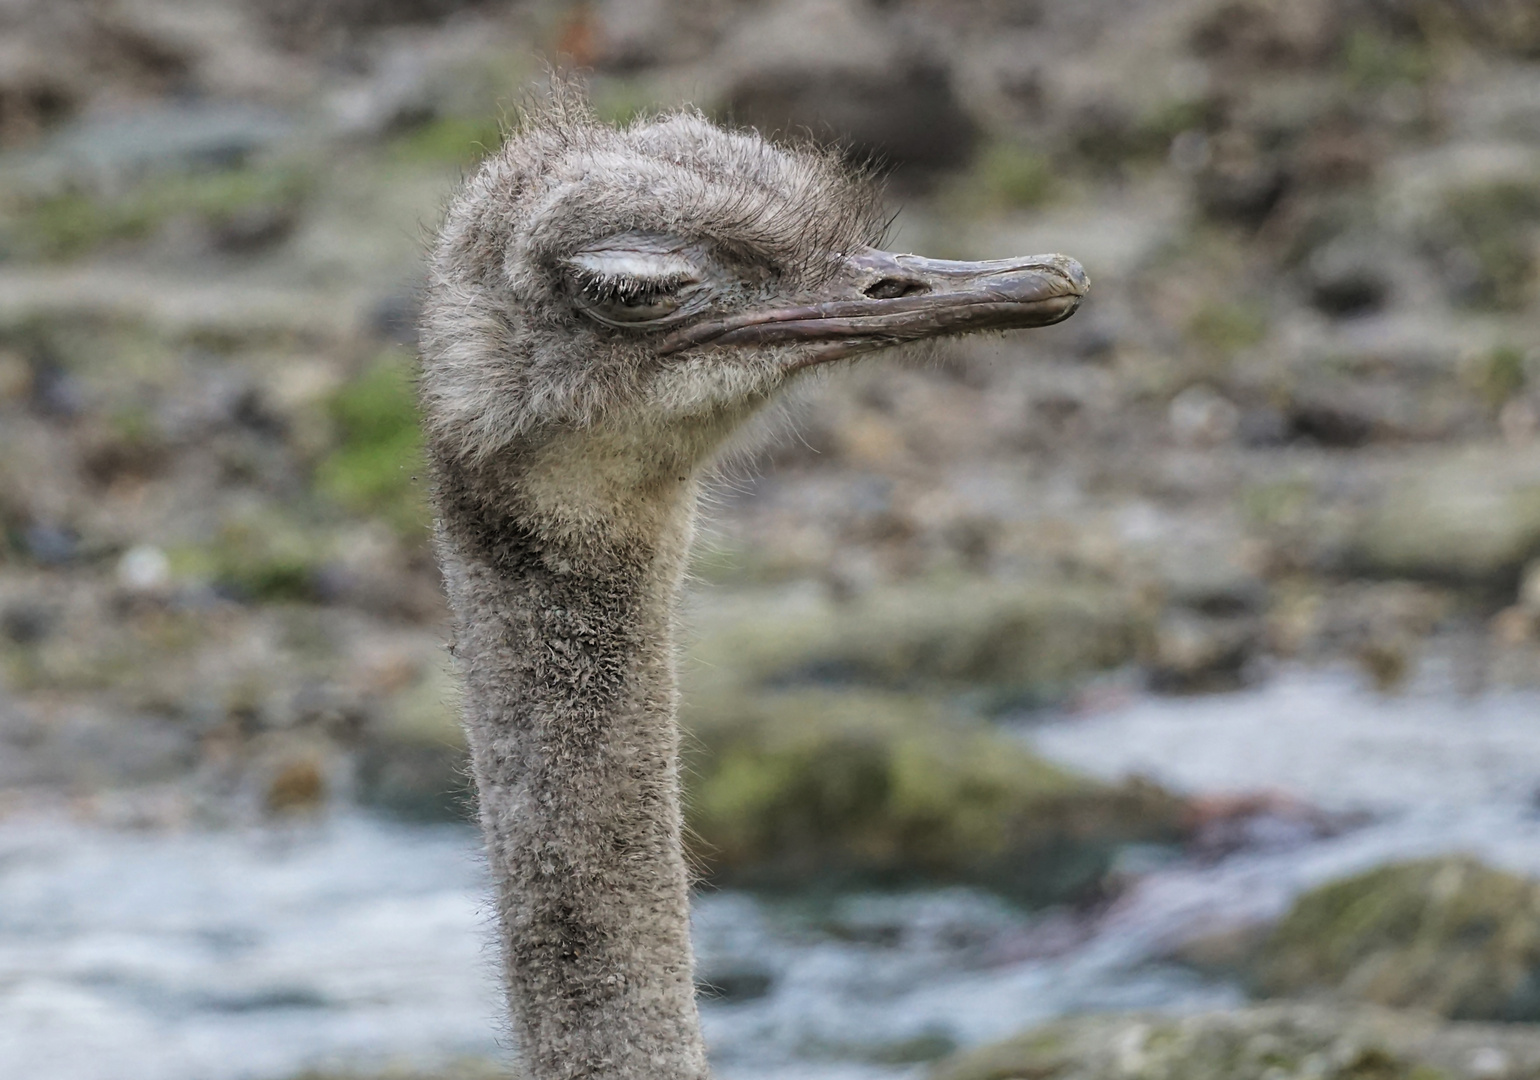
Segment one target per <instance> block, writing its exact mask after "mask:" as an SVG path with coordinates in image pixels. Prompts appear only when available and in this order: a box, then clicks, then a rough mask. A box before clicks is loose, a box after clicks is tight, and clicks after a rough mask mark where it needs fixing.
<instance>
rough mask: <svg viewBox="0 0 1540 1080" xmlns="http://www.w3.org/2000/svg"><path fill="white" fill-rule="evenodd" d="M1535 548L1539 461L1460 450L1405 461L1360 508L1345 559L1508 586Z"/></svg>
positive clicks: (1416, 574) (1376, 570)
mask: <svg viewBox="0 0 1540 1080" xmlns="http://www.w3.org/2000/svg"><path fill="white" fill-rule="evenodd" d="M1536 550H1540V461H1537V460H1535V457H1534V455H1533V454H1523V455H1520V454H1518V453H1516V452H1514V451H1505V452H1500V453H1480V454H1477V453H1466V454H1461V455H1459V456H1457V457H1454V458H1451V459H1448V460H1444V461H1439V462H1435V463H1434V464H1432V465H1431V466H1430V467H1422V468H1412V469H1408V470H1407V471H1406V472H1404V473H1403V474H1402V475H1401V476H1400V477H1399V478H1397V479H1395V480H1393V481H1392V482H1391V483H1389V484H1387V485H1386V486H1385V488H1384V490H1383V493H1382V494H1381V495H1380V496H1379V498H1378V499H1376V500H1375V501H1374V502H1373V503H1372V504H1371V505H1370V506H1369V507H1368V508H1366V510H1365V511H1364V512H1363V513H1362V514H1361V515H1360V517H1359V519H1358V522H1357V525H1356V527H1355V528H1354V529H1353V530H1352V537H1351V540H1350V542H1349V548H1348V557H1349V563H1350V564H1351V565H1352V566H1354V567H1356V568H1357V569H1359V570H1361V571H1364V572H1367V573H1371V574H1376V575H1384V576H1389V577H1409V578H1421V579H1426V580H1438V581H1451V582H1458V583H1466V584H1478V585H1488V586H1493V587H1507V586H1509V585H1511V584H1514V583H1516V582H1517V580H1518V575H1519V574H1520V572H1521V571H1522V568H1523V566H1524V564H1525V562H1526V561H1528V559H1529V558H1530V557H1532V556H1533V555H1534V553H1535V552H1536Z"/></svg>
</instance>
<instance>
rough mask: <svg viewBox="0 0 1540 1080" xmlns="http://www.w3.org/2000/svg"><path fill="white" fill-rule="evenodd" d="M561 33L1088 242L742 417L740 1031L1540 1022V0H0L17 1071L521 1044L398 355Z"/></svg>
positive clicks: (2, 929)
mask: <svg viewBox="0 0 1540 1080" xmlns="http://www.w3.org/2000/svg"><path fill="white" fill-rule="evenodd" d="M547 63H550V64H553V65H557V66H560V67H566V68H572V69H576V70H580V71H583V72H586V73H587V74H586V76H585V77H586V78H587V80H588V82H589V85H590V88H591V96H592V100H593V103H594V106H595V108H596V109H597V110H598V111H599V112H600V113H601V114H602V115H603V116H604V117H605V118H607V119H610V120H614V121H617V122H623V121H626V120H628V119H630V118H632V117H634V116H636V115H638V114H640V113H644V112H646V111H647V110H650V109H654V108H657V107H664V106H668V105H672V104H678V103H682V102H691V103H694V104H696V105H698V106H700V107H701V108H703V109H705V110H707V111H708V112H709V113H710V114H712V115H714V116H717V117H721V118H724V119H728V120H731V121H734V122H737V123H745V124H754V125H757V126H760V127H761V128H763V129H765V130H769V131H783V132H784V131H792V132H808V131H811V132H812V133H814V134H815V135H817V136H819V137H821V138H831V139H839V140H842V141H843V143H844V144H845V145H847V146H849V147H850V148H851V150H852V153H853V154H856V155H861V156H865V155H878V156H879V157H880V158H881V159H882V160H883V161H884V162H886V163H887V167H888V169H889V170H890V173H891V182H890V185H889V188H890V196H891V200H892V206H893V209H894V210H895V211H896V212H897V215H898V216H897V219H896V222H895V226H894V228H895V236H894V240H893V244H892V246H893V247H895V248H896V249H897V250H912V251H918V252H922V253H924V254H928V255H932V256H939V257H968V258H985V257H1002V256H1007V255H1014V254H1021V253H1026V252H1044V251H1062V252H1065V253H1068V254H1070V255H1073V256H1075V257H1076V258H1078V259H1080V260H1081V261H1082V262H1083V263H1084V264H1085V265H1086V266H1087V268H1088V269H1089V271H1090V273H1091V275H1092V278H1093V280H1094V281H1095V289H1094V292H1093V294H1092V297H1091V299H1090V301H1089V302H1088V303H1087V304H1086V305H1085V307H1084V308H1083V309H1082V311H1081V312H1080V313H1079V314H1078V315H1077V316H1076V317H1075V318H1074V319H1072V320H1070V321H1069V322H1068V323H1066V324H1063V325H1062V326H1059V327H1055V328H1052V329H1049V330H1041V331H1033V332H1029V333H1023V334H1015V335H1010V336H1008V337H1000V338H996V339H991V340H979V341H967V342H959V343H956V344H950V345H947V346H945V347H944V348H943V349H942V350H941V351H940V353H939V354H938V355H937V356H936V357H935V358H933V359H931V360H930V361H928V362H926V363H917V364H908V365H894V364H883V363H867V364H863V365H860V366H857V367H853V368H851V369H849V370H845V371H842V372H839V373H837V374H834V375H833V376H832V377H831V378H829V379H828V380H827V381H826V382H824V383H822V384H821V385H820V386H819V387H818V388H817V391H816V393H814V394H810V395H808V397H809V399H810V400H809V401H808V402H807V404H806V406H805V407H804V408H803V409H802V410H801V411H800V413H799V417H800V420H799V423H798V426H797V429H796V432H795V434H794V435H793V436H790V437H788V438H785V439H783V440H781V441H779V442H778V443H776V444H775V445H774V446H773V447H771V448H770V449H768V450H766V451H765V452H764V453H763V454H762V455H761V456H760V458H759V459H758V460H757V461H755V462H754V463H753V464H752V465H751V466H750V467H747V468H744V469H741V470H737V471H735V472H734V473H733V474H732V475H730V476H727V477H725V478H723V479H722V481H721V482H720V483H719V484H718V485H717V494H716V497H715V505H714V509H713V512H712V522H713V524H712V527H711V530H710V532H709V534H708V535H707V537H706V538H705V540H704V542H703V543H702V545H701V547H700V549H699V551H698V557H697V560H696V568H695V569H696V580H695V582H694V584H693V585H692V587H691V592H690V596H689V600H688V606H689V622H690V625H691V626H692V628H693V635H694V637H693V640H694V641H695V642H696V644H694V645H692V647H691V650H690V653H689V657H688V659H687V660H686V662H685V670H684V680H685V686H686V699H687V705H686V709H685V713H684V718H683V719H684V722H685V724H686V725H687V727H688V728H689V731H690V742H689V748H688V755H689V760H688V768H687V777H686V784H687V787H688V790H689V800H690V817H691V828H692V830H693V839H692V844H693V845H694V854H695V857H696V858H697V860H698V862H699V865H700V866H701V867H702V873H703V882H702V885H701V889H700V892H699V897H698V902H697V908H696V935H697V943H698V948H699V952H700V957H701V966H700V980H701V983H702V990H703V994H704V995H705V997H704V1005H703V1011H704V1016H705V1023H706V1028H707V1031H708V1035H709V1038H710V1041H711V1045H712V1052H713V1055H714V1060H715V1063H716V1068H717V1070H718V1073H719V1075H720V1076H722V1077H724V1078H726V1080H740V1078H743V1080H748V1078H757V1077H765V1078H769V1077H806V1078H819V1080H825V1078H827V1080H846V1078H849V1080H900V1078H904V1077H923V1076H935V1077H937V1078H944V1080H986V1078H1005V1077H1034V1078H1044V1080H1053V1078H1066V1080H1067V1078H1071V1077H1074V1078H1084V1080H1103V1078H1105V1080H1111V1078H1114V1077H1123V1078H1149V1080H1156V1078H1172V1077H1193V1078H1198V1080H1203V1078H1208V1077H1212V1078H1214V1080H1219V1078H1226V1080H1235V1078H1240V1080H1252V1078H1255V1080H1262V1078H1263V1077H1267V1078H1276V1080H1286V1078H1293V1077H1300V1078H1304V1077H1312V1078H1326V1077H1330V1078H1334V1080H1349V1078H1355V1080H1438V1078H1440V1077H1443V1078H1446V1080H1454V1078H1466V1077H1469V1078H1472V1080H1474V1078H1476V1077H1485V1078H1500V1077H1521V1076H1523V1077H1532V1076H1540V1028H1537V1027H1534V1026H1532V1025H1533V1024H1535V1023H1536V1022H1537V1021H1540V885H1537V884H1536V883H1535V881H1534V880H1533V879H1532V878H1531V877H1530V876H1528V875H1540V562H1534V561H1531V560H1532V559H1535V558H1536V557H1537V556H1540V442H1537V428H1540V273H1537V267H1540V6H1537V5H1536V4H1535V3H1534V0H1077V2H1075V3H1069V2H1063V3H1058V2H1051V0H673V2H671V0H603V2H598V0H596V2H593V3H586V4H583V3H577V4H574V3H562V2H558V0H484V2H479V3H478V2H471V0H68V2H65V0H3V2H0V147H3V149H0V1073H4V1074H5V1075H7V1076H16V1077H21V1076H27V1077H33V1078H37V1080H124V1078H132V1080H290V1078H294V1077H307V1078H310V1080H320V1078H323V1077H324V1078H327V1080H334V1078H342V1077H347V1078H362V1077H371V1078H372V1077H380V1076H388V1077H400V1078H405V1077H420V1078H435V1080H447V1078H469V1077H484V1076H485V1077H489V1076H492V1075H497V1072H496V1070H497V1068H498V1065H497V1063H498V1062H499V1061H506V1060H507V1059H508V1057H509V1054H510V1052H511V1048H510V1046H509V1045H508V1041H507V1039H506V1038H505V1037H504V1036H503V1033H502V1030H501V1027H500V1019H499V1018H500V1014H501V1006H500V1004H499V1001H498V997H499V994H498V988H497V984H496V977H495V973H494V966H495V964H494V960H495V958H494V957H493V956H492V954H491V951H490V942H491V934H490V927H489V919H490V913H489V909H488V907H487V905H486V903H485V899H484V898H485V896H486V883H485V880H484V872H483V869H482V866H481V863H480V862H479V859H478V855H477V840H476V836H475V834H474V832H473V830H472V829H471V828H470V826H468V825H467V824H466V812H467V792H466V785H465V780H464V777H463V769H462V764H461V755H462V749H461V744H460V742H459V735H458V732H457V728H456V722H455V717H454V697H453V688H452V685H451V683H450V680H449V677H448V674H447V671H446V662H445V653H444V642H445V638H446V633H447V630H446V617H445V610H444V606H443V603H442V600H441V597H440V592H439V586H438V581H437V578H436V574H435V570H434V568H433V565H432V561H431V558H430V554H429V552H428V550H427V546H426V543H425V535H426V521H427V513H426V510H425V501H424V493H423V487H422V483H421V481H420V478H419V441H418V435H417V430H416V418H415V414H414V406H413V400H412V391H411V378H412V374H411V373H412V364H413V348H414V341H413V323H414V319H415V316H416V303H417V302H416V296H417V289H418V286H419V284H420V282H421V279H422V274H423V258H422V252H423V247H424V243H425V238H426V236H427V235H428V234H429V233H430V232H431V230H432V228H433V227H434V225H435V223H436V220H437V215H438V213H439V209H440V207H441V206H442V205H443V203H444V201H445V199H446V197H447V194H448V193H449V191H450V190H451V189H452V188H453V186H454V184H455V183H456V182H457V180H458V178H460V177H461V176H463V175H464V174H465V172H466V170H468V169H470V168H473V167H474V164H475V162H476V161H477V160H478V158H479V157H480V156H481V155H483V154H484V153H485V152H486V151H487V149H489V148H491V147H494V146H495V145H496V144H497V140H498V131H499V122H500V118H501V117H502V116H503V115H504V112H503V110H506V109H507V108H509V107H510V106H512V105H516V104H517V103H518V102H519V101H520V100H521V98H522V96H523V95H525V94H528V93H531V92H538V87H539V85H540V84H541V82H542V80H543V79H545V78H546V74H545V72H546V70H547V68H546V66H545V65H546V64H547ZM1387 1010H1388V1011H1387ZM1473 1022H1483V1023H1485V1025H1486V1026H1481V1025H1478V1024H1475V1023H1473ZM1044 1024H1046V1025H1048V1026H1047V1027H1042V1026H1040V1025H1044ZM1493 1024H1497V1025H1499V1026H1492V1025H1493ZM1023 1032H1025V1034H1022V1033H1023ZM1002 1040H1004V1041H1002Z"/></svg>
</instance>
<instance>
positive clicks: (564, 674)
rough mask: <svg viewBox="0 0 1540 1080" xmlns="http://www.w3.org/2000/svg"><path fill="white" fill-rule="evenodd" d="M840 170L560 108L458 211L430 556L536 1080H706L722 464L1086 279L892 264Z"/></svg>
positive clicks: (737, 135)
mask: <svg viewBox="0 0 1540 1080" xmlns="http://www.w3.org/2000/svg"><path fill="white" fill-rule="evenodd" d="M878 205H879V204H878V200H877V192H876V189H875V187H874V185H873V184H872V183H871V182H870V181H869V180H868V179H865V178H863V177H861V176H857V175H853V174H852V172H851V170H849V169H848V168H846V167H845V166H844V165H843V164H842V163H841V161H840V160H839V158H838V157H837V156H836V155H834V154H833V153H831V152H827V151H817V150H812V149H807V148H787V147H782V146H778V145H776V144H773V143H771V142H768V141H766V140H764V139H762V138H760V137H759V136H757V135H755V134H752V133H749V132H733V131H727V130H724V129H722V128H720V127H717V126H714V125H713V124H711V123H710V122H708V121H707V120H706V119H704V118H703V117H702V116H700V115H699V114H697V113H693V112H688V111H686V112H679V113H674V114H670V115H667V116H663V117H661V118H656V119H650V120H645V121H640V122H637V123H634V124H632V125H631V126H629V127H626V128H624V129H616V128H613V127H609V126H606V125H604V124H602V123H600V122H599V121H597V120H596V119H595V118H594V117H593V116H592V114H591V113H590V112H589V111H588V110H587V108H586V106H584V105H583V104H582V103H581V102H580V101H577V100H575V99H571V98H570V96H567V97H564V96H563V95H562V94H560V93H558V94H557V95H555V97H554V99H553V100H552V102H551V103H550V104H548V105H545V106H542V107H541V108H540V109H538V110H535V111H534V112H533V113H532V114H531V115H529V116H526V117H525V118H524V119H523V122H522V123H521V125H520V126H519V128H518V129H517V130H516V131H514V132H513V133H511V134H510V135H509V137H508V138H507V139H506V141H505V143H504V145H503V146H502V148H501V149H500V150H499V151H498V152H496V153H494V154H493V155H492V156H491V157H489V158H488V159H487V161H486V162H484V163H483V164H482V165H481V167H480V168H479V170H478V171H477V172H476V173H475V174H474V175H473V176H472V177H471V178H470V179H469V180H468V182H467V183H466V184H465V185H464V187H463V189H462V190H461V191H460V192H459V194H458V195H457V196H456V197H455V198H454V199H453V200H452V202H451V204H450V206H449V209H448V211H447V214H446V217H445V221H444V224H443V226H442V230H441V232H440V234H439V237H438V240H437V242H436V245H435V248H434V252H433V256H432V261H431V270H430V286H429V291H428V300H427V304H426V306H425V310H424V316H423V334H422V372H421V382H420V387H421V398H422V406H423V416H424V427H425V433H426V440H427V445H428V454H429V458H430V464H431V469H432V473H433V477H434V480H433V485H434V500H435V504H436V511H437V524H436V538H435V544H436V550H437V554H438V558H439V561H440V564H441V567H442V570H443V575H444V580H445V585H446V589H447V592H448V595H449V599H450V604H451V607H452V609H453V613H454V621H455V628H454V642H453V645H452V646H451V651H452V652H453V653H454V655H455V657H456V660H457V666H458V669H459V672H460V676H461V679H462V681H463V692H464V706H463V709H464V723H465V728H466V731H467V738H468V741H469V744H470V751H471V769H472V773H473V776H474V780H475V784H476V789H477V793H478V801H479V807H480V819H481V825H482V828H483V831H484V833H485V839H486V846H487V852H488V860H489V863H490V867H491V871H492V875H493V878H494V881H495V889H496V907H497V914H498V920H499V924H500V930H501V934H500V936H501V946H502V953H503V961H504V966H505V975H506V987H507V995H508V1003H509V1008H510V1011H511V1014H512V1020H513V1028H514V1032H515V1035H516V1038H517V1040H518V1044H519V1047H520V1052H521V1054H522V1057H523V1062H524V1069H525V1072H526V1074H527V1075H528V1076H529V1077H531V1078H532V1080H558V1078H578V1077H583V1078H609V1080H692V1078H700V1077H706V1076H707V1075H708V1069H707V1065H706V1054H705V1048H704V1044H703V1042H702V1039H701V1035H700V1028H699V1019H698V1015H697V1011H696V1004H695V995H694V984H693V978H692V957H691V949H690V938H689V898H688V890H689V872H688V868H687V865H686V859H685V855H684V853H683V848H682V844H681V838H680V795H679V776H678V746H679V734H678V730H677V727H676V721H675V705H676V690H675V675H674V651H675V645H674V642H675V614H674V602H675V594H676V592H677V591H678V589H679V585H680V581H681V577H682V575H683V573H684V569H685V560H686V555H687V552H688V551H689V547H690V542H691V536H692V531H693V525H694V519H695V514H696V497H697V491H698V488H699V486H700V482H701V476H702V473H703V470H705V469H707V468H708V467H709V466H710V465H711V463H712V462H713V461H714V460H716V459H717V458H718V457H719V456H720V454H721V453H722V452H723V450H724V448H725V447H726V446H727V445H728V444H729V443H731V442H732V441H734V439H735V438H736V437H739V433H741V432H743V431H744V430H745V428H746V425H748V423H749V421H750V420H751V418H753V417H755V416H756V415H757V414H760V413H761V412H762V411H763V410H764V408H765V406H766V404H767V403H768V402H770V401H771V400H772V399H773V398H775V397H776V396H777V395H778V394H779V393H780V392H781V391H782V390H783V388H785V387H786V386H787V385H788V384H790V383H793V382H796V381H798V380H799V378H801V377H802V375H801V373H803V372H806V371H808V370H809V369H811V368H814V367H816V366H820V365H826V364H828V363H830V362H831V361H835V360H841V359H844V358H847V357H852V356H856V355H859V354H863V353H867V352H871V351H873V350H877V349H882V348H885V347H887V346H891V345H895V344H898V343H901V342H907V341H914V340H918V339H922V338H931V337H936V336H941V335H955V334H964V333H969V332H972V331H977V330H1000V329H1010V328H1016V327H1030V326H1043V325H1047V324H1049V323H1054V322H1058V321H1059V320H1061V319H1064V318H1067V317H1068V316H1069V315H1070V314H1072V313H1073V312H1074V311H1075V309H1076V308H1077V307H1078V306H1079V304H1080V301H1081V299H1082V297H1083V296H1084V295H1085V292H1086V289H1087V280H1086V276H1085V273H1084V271H1083V270H1081V268H1080V266H1079V265H1078V264H1077V263H1075V262H1074V261H1073V260H1071V259H1067V258H1064V257H1063V256H1057V255H1055V256H1041V257H1033V258H1020V259H1009V260H1003V261H997V262H971V263H962V262H943V261H937V260H931V259H924V258H919V257H916V256H913V255H899V254H890V253H888V252H885V251H881V250H878V249H877V248H876V247H874V246H872V245H873V244H874V243H875V242H876V238H877V236H878V234H880V232H881V229H880V228H879V227H878V226H880V224H881V220H880V217H879V212H878V209H877V208H878Z"/></svg>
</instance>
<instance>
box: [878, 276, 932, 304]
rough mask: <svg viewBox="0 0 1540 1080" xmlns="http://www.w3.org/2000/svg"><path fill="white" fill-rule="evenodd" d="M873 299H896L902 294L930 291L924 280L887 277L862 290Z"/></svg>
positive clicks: (913, 294) (910, 294)
mask: <svg viewBox="0 0 1540 1080" xmlns="http://www.w3.org/2000/svg"><path fill="white" fill-rule="evenodd" d="M861 291H862V292H864V293H865V294H866V295H867V296H869V297H871V298H872V299H873V300H896V299H897V298H898V297H900V296H917V295H919V294H920V293H928V292H930V286H928V285H926V284H925V283H924V282H923V281H905V280H904V279H903V278H891V277H885V278H881V279H879V280H877V281H874V282H872V283H871V284H870V285H868V286H867V287H866V288H865V289H862V290H861Z"/></svg>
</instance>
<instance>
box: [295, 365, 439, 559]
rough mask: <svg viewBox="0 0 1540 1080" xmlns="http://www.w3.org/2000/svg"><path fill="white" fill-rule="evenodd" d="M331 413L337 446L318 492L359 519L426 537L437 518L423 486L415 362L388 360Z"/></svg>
mask: <svg viewBox="0 0 1540 1080" xmlns="http://www.w3.org/2000/svg"><path fill="white" fill-rule="evenodd" d="M328 407H329V411H330V412H331V416H332V419H333V421H334V422H335V423H336V427H337V444H336V447H335V448H334V449H333V450H332V451H331V453H330V454H328V455H327V456H326V457H325V458H324V459H323V460H322V461H321V463H320V464H319V465H318V466H317V468H316V474H315V481H316V487H317V490H319V491H320V492H321V494H323V495H324V496H326V497H328V498H331V499H333V500H335V501H336V502H337V503H339V504H340V505H341V506H342V507H344V508H345V509H347V510H349V511H351V512H353V513H357V514H366V515H370V516H374V517H379V518H382V519H384V520H385V521H388V522H389V523H390V524H391V525H393V526H394V527H395V528H396V529H397V530H398V531H400V532H401V533H403V534H406V535H411V536H421V535H423V534H424V531H425V530H426V528H427V523H428V521H429V520H430V515H429V512H428V508H427V497H426V494H425V490H424V485H423V484H422V483H421V482H420V478H421V473H422V470H423V464H424V459H423V450H422V433H421V430H420V429H419V426H418V415H417V396H416V392H415V390H414V388H413V384H412V370H411V363H410V360H409V359H408V358H407V357H406V356H405V355H403V354H398V353H389V354H387V355H385V356H383V357H381V358H380V359H379V360H378V361H377V362H376V363H375V364H374V365H373V366H371V367H370V368H369V369H368V370H366V371H364V372H363V373H362V374H361V375H359V376H358V377H357V378H355V379H353V380H352V381H350V382H348V383H347V384H346V385H344V386H343V387H342V388H341V389H340V390H338V391H337V393H336V394H335V395H334V396H333V397H332V399H331V401H330V402H329V406H328Z"/></svg>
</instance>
